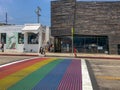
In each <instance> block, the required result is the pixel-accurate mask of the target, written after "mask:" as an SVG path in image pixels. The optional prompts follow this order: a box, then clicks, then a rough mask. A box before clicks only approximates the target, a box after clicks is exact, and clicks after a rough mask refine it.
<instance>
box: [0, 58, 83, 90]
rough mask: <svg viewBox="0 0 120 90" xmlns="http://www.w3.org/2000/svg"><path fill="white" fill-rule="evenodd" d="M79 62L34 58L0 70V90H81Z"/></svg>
mask: <svg viewBox="0 0 120 90" xmlns="http://www.w3.org/2000/svg"><path fill="white" fill-rule="evenodd" d="M81 73H82V72H81V60H75V59H58V58H35V59H31V60H26V61H23V62H19V63H14V64H11V65H7V66H4V67H1V68H0V90H82V76H81V75H82V74H81Z"/></svg>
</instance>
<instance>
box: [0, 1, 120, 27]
mask: <svg viewBox="0 0 120 90" xmlns="http://www.w3.org/2000/svg"><path fill="white" fill-rule="evenodd" d="M78 1H86V0H78ZM87 1H91V0H87ZM92 1H100V0H92ZM101 1H105V0H101ZM106 1H119V0H106ZM50 2H51V0H0V22H2V23H4V22H5V14H6V12H7V15H8V23H9V24H17V25H23V24H26V23H37V15H36V13H35V11H36V9H37V7H38V6H39V7H40V8H41V12H40V14H41V16H40V23H41V24H43V25H46V26H50V25H51V14H50V13H51V10H50V9H51V6H50Z"/></svg>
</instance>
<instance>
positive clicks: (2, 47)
mask: <svg viewBox="0 0 120 90" xmlns="http://www.w3.org/2000/svg"><path fill="white" fill-rule="evenodd" d="M1 50H2V52H4V43H3V42H2V46H1Z"/></svg>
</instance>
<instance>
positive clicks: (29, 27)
mask: <svg viewBox="0 0 120 90" xmlns="http://www.w3.org/2000/svg"><path fill="white" fill-rule="evenodd" d="M40 26H41V25H40V24H25V26H24V27H23V29H22V33H25V32H32V33H38V32H39V30H40Z"/></svg>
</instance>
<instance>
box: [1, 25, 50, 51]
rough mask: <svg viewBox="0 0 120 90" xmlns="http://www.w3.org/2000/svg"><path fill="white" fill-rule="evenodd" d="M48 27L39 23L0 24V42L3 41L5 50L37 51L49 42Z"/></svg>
mask: <svg viewBox="0 0 120 90" xmlns="http://www.w3.org/2000/svg"><path fill="white" fill-rule="evenodd" d="M50 36H51V35H50V29H49V27H46V26H42V25H41V24H25V25H5V26H0V42H4V44H5V46H4V49H5V51H16V52H39V48H40V47H45V46H46V45H47V42H50Z"/></svg>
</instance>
